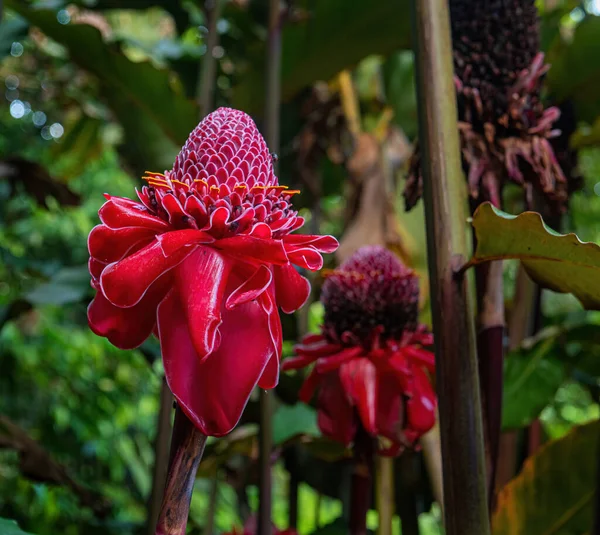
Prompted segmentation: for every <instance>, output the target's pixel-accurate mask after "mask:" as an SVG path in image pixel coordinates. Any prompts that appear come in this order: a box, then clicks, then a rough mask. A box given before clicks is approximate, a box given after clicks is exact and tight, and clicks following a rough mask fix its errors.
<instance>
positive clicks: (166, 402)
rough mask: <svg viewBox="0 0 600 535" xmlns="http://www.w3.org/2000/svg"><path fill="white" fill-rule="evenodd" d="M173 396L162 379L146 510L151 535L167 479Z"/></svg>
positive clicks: (154, 527) (149, 534)
mask: <svg viewBox="0 0 600 535" xmlns="http://www.w3.org/2000/svg"><path fill="white" fill-rule="evenodd" d="M172 410H173V395H172V394H171V391H170V390H169V386H168V385H167V381H166V380H165V379H163V381H162V386H161V390H160V406H159V411H158V418H157V429H156V439H155V441H154V472H153V475H152V492H151V494H150V503H149V508H148V525H147V526H146V532H147V533H148V535H152V534H153V533H154V531H155V529H156V522H157V521H158V515H159V514H160V509H161V505H162V497H163V491H164V488H165V481H166V479H167V470H168V464H167V463H168V461H169V443H170V441H171V412H172Z"/></svg>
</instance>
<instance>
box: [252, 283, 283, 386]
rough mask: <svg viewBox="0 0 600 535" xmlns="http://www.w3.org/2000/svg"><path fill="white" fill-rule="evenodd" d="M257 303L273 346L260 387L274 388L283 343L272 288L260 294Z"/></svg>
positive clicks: (277, 379)
mask: <svg viewBox="0 0 600 535" xmlns="http://www.w3.org/2000/svg"><path fill="white" fill-rule="evenodd" d="M259 304H260V305H261V307H262V309H263V311H264V312H265V314H266V315H267V320H268V325H269V334H270V335H271V347H272V348H273V357H271V360H270V361H269V362H268V363H267V367H266V368H265V372H264V374H263V376H262V377H261V379H260V381H259V383H258V384H259V386H260V387H261V388H275V387H276V386H277V383H279V363H280V360H281V349H282V345H283V332H282V329H281V319H280V318H279V312H278V311H277V306H276V305H275V297H274V291H273V288H272V287H271V288H269V289H268V290H267V291H266V292H265V293H263V294H262V296H261V298H260V300H259Z"/></svg>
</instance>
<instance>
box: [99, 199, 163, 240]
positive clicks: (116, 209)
mask: <svg viewBox="0 0 600 535" xmlns="http://www.w3.org/2000/svg"><path fill="white" fill-rule="evenodd" d="M98 216H100V221H102V223H104V224H105V225H106V226H107V227H110V228H123V227H146V228H149V229H153V230H156V231H157V232H165V231H167V230H169V224H168V223H167V222H166V221H163V220H162V219H159V218H158V217H156V216H153V215H152V214H151V213H149V212H148V210H147V209H146V208H145V207H144V206H143V205H142V204H139V203H135V202H133V201H131V200H130V199H125V198H122V197H110V199H109V200H108V201H107V202H105V203H104V204H103V205H102V207H101V208H100V210H99V211H98Z"/></svg>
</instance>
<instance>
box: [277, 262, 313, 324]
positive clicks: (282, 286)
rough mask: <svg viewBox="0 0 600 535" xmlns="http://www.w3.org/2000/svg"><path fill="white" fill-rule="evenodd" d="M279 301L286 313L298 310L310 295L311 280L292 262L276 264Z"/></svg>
mask: <svg viewBox="0 0 600 535" xmlns="http://www.w3.org/2000/svg"><path fill="white" fill-rule="evenodd" d="M273 274H274V275H275V292H276V295H277V303H278V304H279V306H280V307H281V310H283V311H284V312H285V313H286V314H291V313H292V312H295V311H296V310H298V309H299V308H300V307H301V306H302V305H304V303H306V301H307V300H308V296H309V295H310V282H308V279H305V278H304V277H303V276H302V275H300V273H298V272H297V271H296V270H295V269H294V266H292V264H286V265H285V266H274V267H273Z"/></svg>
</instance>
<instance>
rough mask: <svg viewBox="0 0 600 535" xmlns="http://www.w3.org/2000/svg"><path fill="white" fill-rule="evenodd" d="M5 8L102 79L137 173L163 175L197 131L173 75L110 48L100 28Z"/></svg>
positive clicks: (21, 6) (20, 7)
mask: <svg viewBox="0 0 600 535" xmlns="http://www.w3.org/2000/svg"><path fill="white" fill-rule="evenodd" d="M6 4H7V5H8V6H9V7H10V8H11V9H13V10H14V11H16V12H17V13H19V14H20V15H21V16H23V17H24V18H26V19H27V20H28V21H29V22H30V23H31V24H32V25H35V26H37V27H38V28H40V30H42V31H43V32H44V33H45V34H46V35H48V37H50V38H52V39H54V40H55V41H56V42H58V43H60V44H61V45H63V46H64V47H65V48H66V49H67V51H68V53H69V55H70V57H71V59H72V61H73V62H75V63H76V64H77V65H78V66H79V67H81V68H82V69H85V70H87V71H89V72H90V73H92V74H94V75H95V76H97V77H98V81H99V83H100V90H101V93H102V96H103V98H104V100H105V101H106V103H107V104H108V105H109V107H110V108H111V109H112V111H113V112H114V114H115V117H116V119H117V120H118V121H119V122H120V123H121V124H122V126H123V128H124V130H125V144H124V146H123V150H124V154H125V156H126V158H127V159H128V161H129V163H130V164H131V166H132V167H133V168H134V171H135V172H136V173H138V174H140V173H142V172H143V171H144V170H145V169H146V168H148V169H150V170H153V171H162V170H164V169H168V168H170V167H171V166H172V164H173V160H174V158H175V156H176V154H177V152H178V150H179V148H180V147H181V145H183V143H184V142H185V140H186V139H187V137H188V134H189V133H190V132H191V131H192V130H193V128H194V127H195V126H196V123H197V120H198V111H197V109H196V105H195V104H194V102H192V101H190V100H188V99H187V98H186V97H185V96H184V94H183V90H182V88H181V86H180V84H179V83H178V82H177V79H176V78H175V76H174V74H173V73H172V72H170V71H168V70H165V69H157V68H156V67H154V66H153V65H152V64H151V63H150V62H148V61H144V62H138V63H136V62H133V61H131V60H130V59H129V58H127V56H125V55H124V54H123V53H122V52H121V50H120V49H119V47H118V46H117V45H116V44H107V43H105V42H104V41H103V39H102V36H101V34H100V32H99V30H97V29H96V28H94V27H92V26H89V25H86V24H73V23H70V24H67V25H62V24H60V23H59V22H58V21H57V19H56V12H55V11H53V10H50V9H35V8H33V7H31V6H28V5H26V4H25V3H23V2H19V1H17V0H7V2H6Z"/></svg>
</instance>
